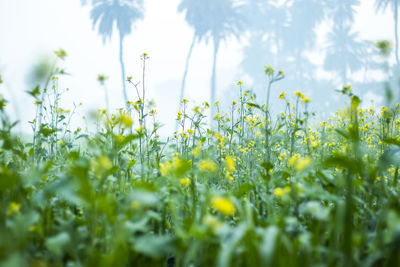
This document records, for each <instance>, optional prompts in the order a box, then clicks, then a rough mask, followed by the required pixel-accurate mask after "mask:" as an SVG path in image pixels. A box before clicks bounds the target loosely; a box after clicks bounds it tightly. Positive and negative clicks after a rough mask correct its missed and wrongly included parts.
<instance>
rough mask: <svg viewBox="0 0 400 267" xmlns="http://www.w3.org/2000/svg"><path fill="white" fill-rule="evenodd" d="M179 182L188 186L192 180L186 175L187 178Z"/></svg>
mask: <svg viewBox="0 0 400 267" xmlns="http://www.w3.org/2000/svg"><path fill="white" fill-rule="evenodd" d="M179 183H180V184H181V185H183V186H185V187H188V186H189V185H190V183H191V181H190V179H189V178H188V177H185V178H181V179H179Z"/></svg>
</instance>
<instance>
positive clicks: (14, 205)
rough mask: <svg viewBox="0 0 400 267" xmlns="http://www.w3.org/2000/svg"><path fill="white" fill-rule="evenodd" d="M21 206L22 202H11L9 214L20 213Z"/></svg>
mask: <svg viewBox="0 0 400 267" xmlns="http://www.w3.org/2000/svg"><path fill="white" fill-rule="evenodd" d="M20 208H21V204H19V203H16V202H11V203H10V205H9V206H8V210H7V215H8V216H11V215H13V214H15V213H18V212H19V210H20Z"/></svg>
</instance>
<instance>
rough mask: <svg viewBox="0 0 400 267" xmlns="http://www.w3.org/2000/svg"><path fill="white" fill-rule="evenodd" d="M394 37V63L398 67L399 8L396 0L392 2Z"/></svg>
mask: <svg viewBox="0 0 400 267" xmlns="http://www.w3.org/2000/svg"><path fill="white" fill-rule="evenodd" d="M393 11H394V36H395V40H396V63H397V65H399V63H400V61H399V30H398V29H399V20H398V18H399V6H398V0H395V1H394V7H393Z"/></svg>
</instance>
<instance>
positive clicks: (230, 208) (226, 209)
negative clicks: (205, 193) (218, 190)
mask: <svg viewBox="0 0 400 267" xmlns="http://www.w3.org/2000/svg"><path fill="white" fill-rule="evenodd" d="M211 205H212V207H213V208H214V209H215V210H217V211H218V212H220V213H222V214H224V215H228V216H231V215H234V214H235V212H236V208H235V205H234V204H233V202H232V201H231V200H230V199H227V198H225V197H219V196H216V197H214V198H213V199H212V201H211Z"/></svg>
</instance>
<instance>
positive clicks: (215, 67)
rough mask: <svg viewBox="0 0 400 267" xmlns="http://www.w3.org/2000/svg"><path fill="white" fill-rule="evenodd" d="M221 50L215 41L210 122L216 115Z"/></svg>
mask: <svg viewBox="0 0 400 267" xmlns="http://www.w3.org/2000/svg"><path fill="white" fill-rule="evenodd" d="M218 50H219V41H218V40H215V41H214V55H213V69H212V76H211V92H210V102H211V103H210V105H211V118H210V121H212V120H213V118H214V115H215V107H214V103H215V95H216V82H217V56H218Z"/></svg>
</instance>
